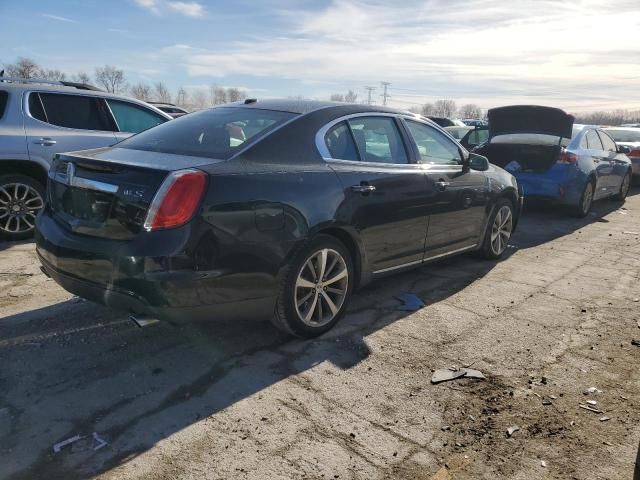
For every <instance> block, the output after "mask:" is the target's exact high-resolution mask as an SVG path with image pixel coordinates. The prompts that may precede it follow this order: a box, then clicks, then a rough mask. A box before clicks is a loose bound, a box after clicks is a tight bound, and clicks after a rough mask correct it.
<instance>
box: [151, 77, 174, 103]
mask: <svg viewBox="0 0 640 480" xmlns="http://www.w3.org/2000/svg"><path fill="white" fill-rule="evenodd" d="M153 92H154V96H155V99H156V101H158V102H162V103H171V92H170V91H169V89H168V88H167V86H166V85H165V84H164V83H163V82H162V81H160V82H156V83H155V84H154V85H153Z"/></svg>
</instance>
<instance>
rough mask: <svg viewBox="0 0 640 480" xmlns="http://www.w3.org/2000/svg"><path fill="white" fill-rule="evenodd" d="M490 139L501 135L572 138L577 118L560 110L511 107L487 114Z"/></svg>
mask: <svg viewBox="0 0 640 480" xmlns="http://www.w3.org/2000/svg"><path fill="white" fill-rule="evenodd" d="M487 117H488V119H489V138H490V139H492V138H493V137H497V136H499V135H508V134H517V133H534V134H541V135H552V136H555V137H561V138H571V136H572V133H573V132H572V130H573V122H574V120H575V118H574V117H573V115H569V114H568V113H566V112H565V111H563V110H560V109H559V108H552V107H542V106H538V105H511V106H508V107H498V108H492V109H490V110H489V112H488V113H487Z"/></svg>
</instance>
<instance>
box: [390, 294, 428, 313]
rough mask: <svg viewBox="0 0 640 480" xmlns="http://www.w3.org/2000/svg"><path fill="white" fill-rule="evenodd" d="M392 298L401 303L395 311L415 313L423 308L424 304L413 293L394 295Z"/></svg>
mask: <svg viewBox="0 0 640 480" xmlns="http://www.w3.org/2000/svg"><path fill="white" fill-rule="evenodd" d="M394 298H395V299H396V300H399V301H400V302H402V305H400V306H399V307H398V308H397V309H396V310H400V311H403V312H415V311H416V310H420V309H421V308H422V307H424V302H423V301H422V300H421V299H420V297H418V296H417V295H416V294H414V293H403V294H402V295H395V296H394Z"/></svg>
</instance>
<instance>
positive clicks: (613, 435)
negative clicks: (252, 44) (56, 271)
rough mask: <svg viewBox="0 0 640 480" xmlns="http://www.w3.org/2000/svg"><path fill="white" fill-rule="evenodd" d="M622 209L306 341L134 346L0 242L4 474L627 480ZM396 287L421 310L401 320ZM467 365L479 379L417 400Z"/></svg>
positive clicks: (630, 252)
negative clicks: (435, 380) (439, 376)
mask: <svg viewBox="0 0 640 480" xmlns="http://www.w3.org/2000/svg"><path fill="white" fill-rule="evenodd" d="M619 207H620V205H619V204H617V203H615V202H608V201H605V202H600V203H599V204H597V205H596V208H595V211H594V214H593V215H592V216H590V217H588V218H587V219H585V220H576V219H571V218H568V217H567V216H566V215H565V213H563V212H561V211H557V210H555V209H552V208H535V209H528V210H527V212H526V214H525V217H524V218H523V220H522V222H521V225H520V228H519V231H518V233H517V234H516V235H515V237H514V238H513V239H512V244H511V246H510V248H509V251H508V255H507V258H505V259H504V260H503V261H501V262H497V263H496V262H487V261H481V260H477V259H475V258H473V257H471V256H462V257H458V258H455V259H451V260H447V261H444V262H441V263H438V264H433V265H429V266H426V267H423V268H420V269H418V270H414V271H412V272H408V273H405V274H400V275H397V276H395V277H390V278H388V279H385V280H382V281H379V282H377V283H375V284H374V285H372V286H370V287H368V288H366V289H365V290H363V291H361V292H359V293H357V294H356V295H355V297H354V299H353V303H352V305H351V308H350V313H349V315H348V316H347V317H346V318H345V319H344V320H343V321H342V322H341V324H340V325H339V326H338V327H337V328H336V329H334V330H333V331H331V332H330V333H328V334H327V335H325V336H323V337H322V338H320V339H317V340H315V341H300V340H292V339H290V338H287V337H285V336H283V335H281V334H279V333H277V332H275V331H274V330H273V329H272V327H271V326H270V324H268V323H265V322H258V321H246V322H233V323H231V322H224V321H216V322H211V323H210V324H193V325H188V326H182V327H175V326H172V325H169V324H156V325H153V326H150V327H147V328H145V329H138V328H136V327H135V326H133V325H132V324H131V323H129V322H128V321H127V320H126V319H125V317H124V316H122V315H120V314H115V313H112V312H109V311H108V310H106V309H105V308H103V307H100V306H98V305H94V304H91V303H89V302H85V301H82V300H80V299H77V298H74V297H72V296H71V295H69V294H68V293H66V292H65V291H63V290H62V289H61V288H60V287H58V286H57V285H56V284H55V283H54V282H53V281H51V280H49V279H47V278H46V277H45V276H44V275H42V274H41V273H40V271H39V269H38V265H37V261H36V258H35V254H34V249H33V244H32V243H29V242H26V243H19V244H6V243H5V244H1V243H0V366H1V368H0V478H3V479H4V478H11V479H39V478H46V479H57V478H64V479H73V478H94V477H97V478H100V479H105V480H106V479H142V478H149V479H151V478H153V479H176V478H177V479H205V478H206V479H218V478H220V479H231V478H233V479H235V478H239V479H245V478H247V479H267V478H269V479H271V478H282V479H298V478H325V479H331V478H340V479H378V478H390V479H437V480H444V479H454V478H455V479H464V478H509V479H534V478H563V479H564V478H576V479H607V480H611V479H630V478H633V476H634V473H633V472H634V466H636V467H635V468H638V467H637V464H639V463H640V459H639V458H638V457H637V456H638V450H639V443H640V402H639V400H640V388H639V387H640V369H639V368H638V365H639V362H640V347H639V346H635V345H633V344H632V340H634V339H637V340H640V302H639V301H638V299H639V298H640V233H638V232H640V189H639V188H637V187H636V188H635V189H634V190H633V191H632V195H631V196H630V198H629V199H628V200H627V203H626V204H625V206H624V207H625V210H618V208H619ZM629 232H636V233H635V234H634V233H629ZM404 292H413V293H415V294H417V295H419V296H420V297H421V298H422V299H423V300H424V301H425V303H426V304H427V305H426V307H424V308H422V309H421V310H419V311H417V312H414V313H410V314H409V313H406V312H401V311H398V310H397V306H398V302H397V301H396V300H394V298H393V297H394V295H397V294H401V293H404ZM469 365H473V368H476V369H479V370H481V371H482V372H484V374H485V375H486V377H487V378H486V380H473V379H458V380H455V381H452V382H448V383H442V384H438V385H432V384H431V383H430V378H431V375H432V371H433V370H435V369H438V368H443V367H445V368H446V367H449V366H469ZM590 387H595V388H597V389H598V390H599V391H596V392H594V393H587V394H585V393H584V392H585V391H586V390H587V389H589V388H590ZM587 401H591V402H597V403H596V404H593V405H591V404H589V403H587ZM580 405H586V406H589V407H591V408H593V409H595V410H598V411H600V412H602V413H596V412H593V411H589V410H586V409H584V408H580V407H579V406H580ZM511 426H518V427H519V430H518V431H516V432H514V433H513V435H512V436H511V437H509V436H508V435H507V429H508V428H509V427H511ZM93 432H97V433H98V435H99V436H100V437H101V438H103V439H104V440H106V441H107V442H108V445H107V446H105V447H104V448H101V449H99V450H93V448H92V446H93V445H92V439H91V434H92V433H93ZM74 435H81V436H85V437H84V438H82V439H80V440H79V441H77V442H76V443H74V444H72V445H69V446H67V447H65V448H64V449H63V450H62V451H61V452H59V453H56V454H54V453H53V451H52V446H53V445H54V444H55V443H56V442H59V441H61V440H64V439H66V438H69V437H72V436H74ZM636 476H637V478H640V474H638V473H636Z"/></svg>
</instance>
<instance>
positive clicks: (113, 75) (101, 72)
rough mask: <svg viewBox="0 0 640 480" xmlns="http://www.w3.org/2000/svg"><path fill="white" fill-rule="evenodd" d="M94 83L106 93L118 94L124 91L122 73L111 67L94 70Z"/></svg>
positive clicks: (106, 66)
mask: <svg viewBox="0 0 640 480" xmlns="http://www.w3.org/2000/svg"><path fill="white" fill-rule="evenodd" d="M96 82H97V83H98V85H101V86H102V87H104V89H105V90H106V91H107V92H110V93H119V92H121V91H123V90H124V89H125V84H126V83H125V76H124V71H123V70H120V69H118V68H116V67H114V66H112V65H105V66H104V67H102V68H96Z"/></svg>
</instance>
